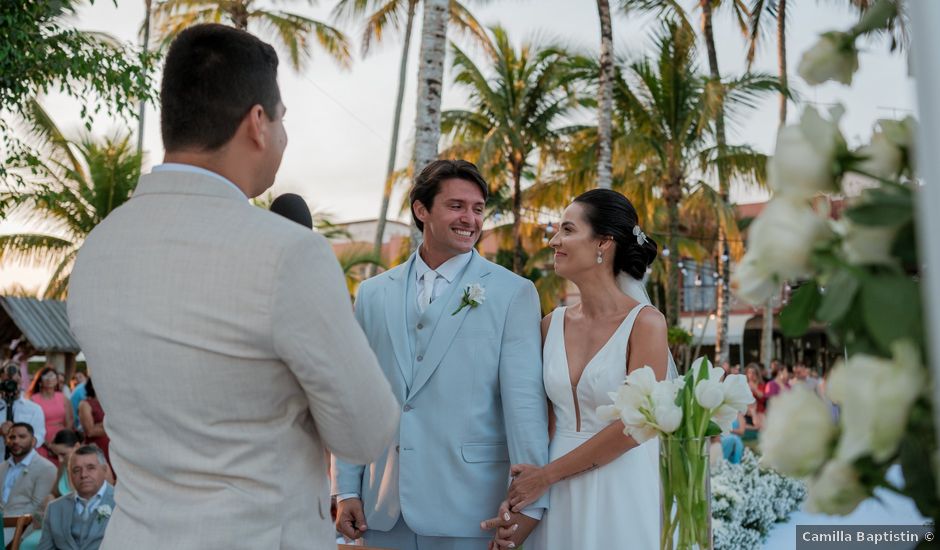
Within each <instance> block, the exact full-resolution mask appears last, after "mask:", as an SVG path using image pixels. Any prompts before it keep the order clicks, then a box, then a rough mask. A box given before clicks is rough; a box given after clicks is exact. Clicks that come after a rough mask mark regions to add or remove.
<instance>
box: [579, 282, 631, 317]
mask: <svg viewBox="0 0 940 550" xmlns="http://www.w3.org/2000/svg"><path fill="white" fill-rule="evenodd" d="M575 284H576V285H577V287H578V290H579V291H580V292H581V314H582V315H584V316H585V317H587V318H601V317H607V316H609V315H612V314H614V313H617V312H618V311H620V310H621V309H623V305H624V302H625V301H626V300H627V297H626V296H625V295H624V293H623V291H621V290H620V288H619V287H618V286H617V281H616V280H615V279H614V278H613V277H608V276H605V277H603V278H592V279H591V280H586V281H578V282H577V283H575Z"/></svg>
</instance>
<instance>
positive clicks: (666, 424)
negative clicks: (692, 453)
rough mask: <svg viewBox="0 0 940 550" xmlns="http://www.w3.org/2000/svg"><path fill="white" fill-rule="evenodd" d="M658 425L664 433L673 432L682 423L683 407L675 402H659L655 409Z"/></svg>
mask: <svg viewBox="0 0 940 550" xmlns="http://www.w3.org/2000/svg"><path fill="white" fill-rule="evenodd" d="M653 415H654V416H655V418H656V425H657V426H659V429H660V430H661V431H662V432H663V433H667V434H671V433H672V432H674V431H676V429H677V428H678V427H679V424H681V423H682V408H681V407H678V406H676V404H675V403H663V404H657V405H656V409H655V410H654V411H653Z"/></svg>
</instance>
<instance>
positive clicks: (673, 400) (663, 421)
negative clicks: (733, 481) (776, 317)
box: [598, 358, 754, 550]
mask: <svg viewBox="0 0 940 550" xmlns="http://www.w3.org/2000/svg"><path fill="white" fill-rule="evenodd" d="M723 375H724V371H723V370H722V369H720V368H716V367H712V366H711V365H710V364H709V362H708V360H707V359H704V358H702V359H697V360H696V361H695V362H694V363H693V364H692V367H691V368H690V369H689V371H688V372H687V373H686V375H685V376H683V377H679V378H676V379H674V380H663V381H657V380H656V377H655V376H654V374H653V369H651V368H650V367H643V368H641V369H637V370H635V371H633V372H631V373H630V374H629V375H628V376H627V378H626V380H625V381H624V384H623V385H622V386H621V387H620V388H619V389H618V390H617V391H616V392H613V393H611V394H610V397H611V399H612V400H613V404H612V405H605V406H603V407H601V408H600V409H599V410H598V414H599V415H601V416H602V417H603V418H606V419H608V420H611V421H613V420H617V419H619V420H621V421H623V424H624V433H625V434H627V435H629V436H631V437H633V439H635V440H636V442H637V443H639V444H642V443H645V442H646V441H649V440H650V439H652V438H654V437H659V444H660V446H659V450H660V453H659V472H660V484H661V488H662V499H661V503H662V515H661V518H662V533H661V538H660V547H661V548H662V549H664V550H665V549H669V550H672V549H673V548H677V549H681V550H690V549H693V548H711V547H712V546H711V511H710V495H709V490H708V461H709V460H708V459H709V457H708V451H707V448H708V438H709V437H712V436H715V435H719V434H720V433H722V432H726V431H728V430H730V429H731V424H732V423H733V422H734V420H735V419H736V418H737V416H738V414H739V413H742V412H744V411H745V410H747V406H748V405H749V404H751V403H753V402H754V396H753V395H752V394H751V390H750V388H749V387H748V384H747V379H746V378H745V377H744V375H741V374H732V375H729V376H727V377H725V378H724V380H722V376H723Z"/></svg>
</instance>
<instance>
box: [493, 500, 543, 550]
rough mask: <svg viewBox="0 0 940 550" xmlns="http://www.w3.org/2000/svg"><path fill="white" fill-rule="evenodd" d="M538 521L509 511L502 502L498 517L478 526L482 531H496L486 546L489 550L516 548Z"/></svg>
mask: <svg viewBox="0 0 940 550" xmlns="http://www.w3.org/2000/svg"><path fill="white" fill-rule="evenodd" d="M538 524H539V521H538V520H537V519H534V518H530V517H529V516H527V515H525V514H517V513H513V512H510V511H509V503H508V502H507V501H503V503H502V504H501V505H500V506H499V512H498V515H497V516H496V517H495V518H490V519H488V520H486V521H484V522H482V523H481V524H480V527H482V528H483V529H484V530H487V531H492V530H494V529H495V530H496V535H495V536H494V538H493V540H491V541H490V543H489V545H488V549H489V550H501V549H506V548H509V549H511V548H517V547H519V546H521V545H522V543H523V542H524V541H525V539H526V538H527V537H528V536H529V534H530V533H531V532H532V530H533V529H535V526H536V525H538Z"/></svg>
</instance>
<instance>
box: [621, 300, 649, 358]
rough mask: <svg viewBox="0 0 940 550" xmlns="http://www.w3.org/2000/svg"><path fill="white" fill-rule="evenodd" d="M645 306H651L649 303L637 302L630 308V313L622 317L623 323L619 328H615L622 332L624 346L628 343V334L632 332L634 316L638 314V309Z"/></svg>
mask: <svg viewBox="0 0 940 550" xmlns="http://www.w3.org/2000/svg"><path fill="white" fill-rule="evenodd" d="M645 307H652V306H651V305H650V304H637V305H636V306H634V307H633V309H631V310H630V313H628V314H627V316H626V317H624V319H623V323H622V324H621V325H620V328H618V329H617V331H618V332H620V331H622V332H623V338H624V342H623V344H624V348H626V346H627V345H629V343H630V334H632V333H633V325H634V323H636V318H637V317H639V316H640V311H642V310H643V308H645Z"/></svg>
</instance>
